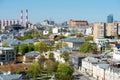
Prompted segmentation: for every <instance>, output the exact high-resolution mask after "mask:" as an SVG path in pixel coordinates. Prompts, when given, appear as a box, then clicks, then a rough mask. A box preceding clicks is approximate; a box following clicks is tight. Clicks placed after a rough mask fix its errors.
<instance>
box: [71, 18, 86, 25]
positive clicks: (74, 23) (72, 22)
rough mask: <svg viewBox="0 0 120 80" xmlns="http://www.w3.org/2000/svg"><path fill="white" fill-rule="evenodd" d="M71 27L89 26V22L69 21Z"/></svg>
mask: <svg viewBox="0 0 120 80" xmlns="http://www.w3.org/2000/svg"><path fill="white" fill-rule="evenodd" d="M69 26H88V22H87V21H83V20H72V19H71V20H70V21H69Z"/></svg>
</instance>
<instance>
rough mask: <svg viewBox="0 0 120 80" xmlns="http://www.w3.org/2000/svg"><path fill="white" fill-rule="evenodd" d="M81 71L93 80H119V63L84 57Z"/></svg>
mask: <svg viewBox="0 0 120 80" xmlns="http://www.w3.org/2000/svg"><path fill="white" fill-rule="evenodd" d="M81 71H82V72H84V73H86V74H88V75H89V76H92V77H93V78H94V80H119V79H120V62H119V61H116V60H111V61H107V59H106V60H105V59H97V58H93V57H86V58H84V59H83V60H82V67H81Z"/></svg>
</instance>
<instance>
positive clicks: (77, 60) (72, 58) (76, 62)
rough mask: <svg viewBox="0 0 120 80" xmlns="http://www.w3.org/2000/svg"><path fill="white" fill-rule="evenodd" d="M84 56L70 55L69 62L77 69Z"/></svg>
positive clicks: (79, 54)
mask: <svg viewBox="0 0 120 80" xmlns="http://www.w3.org/2000/svg"><path fill="white" fill-rule="evenodd" d="M85 56H86V55H83V54H81V53H72V54H71V55H70V56H69V60H70V61H71V62H72V63H73V64H74V68H75V69H78V68H79V66H82V59H83V58H85Z"/></svg>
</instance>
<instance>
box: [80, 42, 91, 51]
mask: <svg viewBox="0 0 120 80" xmlns="http://www.w3.org/2000/svg"><path fill="white" fill-rule="evenodd" d="M92 47H93V46H92V44H91V43H89V42H85V43H84V44H83V45H81V46H80V47H79V51H80V52H83V53H89V52H91V51H92Z"/></svg>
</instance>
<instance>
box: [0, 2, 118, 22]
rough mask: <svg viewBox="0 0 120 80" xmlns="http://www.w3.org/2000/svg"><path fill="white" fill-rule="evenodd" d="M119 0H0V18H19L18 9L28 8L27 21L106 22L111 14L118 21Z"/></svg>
mask: <svg viewBox="0 0 120 80" xmlns="http://www.w3.org/2000/svg"><path fill="white" fill-rule="evenodd" d="M119 3H120V1H119V0H100V1H97V0H92V1H88V0H76V1H75V0H69V1H68V0H59V1H56V0H49V1H48V0H44V1H43V0H42V1H41V0H34V1H33V0H32V1H29V0H24V1H23V0H20V1H18V0H0V19H18V20H20V10H23V13H24V14H23V16H24V21H25V10H26V9H28V10H29V14H28V15H29V21H30V22H33V23H36V22H40V21H43V20H44V19H51V20H54V21H56V22H64V21H68V20H69V19H74V20H88V22H98V21H100V22H106V21H107V16H108V15H109V14H113V16H114V20H117V21H120V15H119V14H120V11H119V8H120V6H119Z"/></svg>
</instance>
